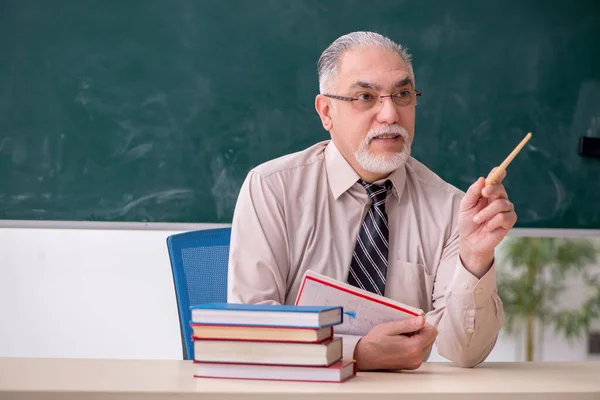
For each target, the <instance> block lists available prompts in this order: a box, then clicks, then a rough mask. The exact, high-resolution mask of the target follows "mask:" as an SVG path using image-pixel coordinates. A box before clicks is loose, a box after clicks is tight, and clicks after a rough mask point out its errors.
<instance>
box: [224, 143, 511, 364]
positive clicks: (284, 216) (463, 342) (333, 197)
mask: <svg viewBox="0 0 600 400" xmlns="http://www.w3.org/2000/svg"><path fill="white" fill-rule="evenodd" d="M359 178H360V177H359V176H358V174H357V173H356V172H355V171H354V169H353V168H352V167H351V166H350V164H348V162H347V161H346V160H345V159H344V157H343V156H342V155H341V153H340V152H339V151H338V149H337V148H336V146H335V145H334V143H333V142H332V141H329V140H328V141H324V142H320V143H317V144H315V145H314V146H312V147H310V148H308V149H306V150H304V151H301V152H298V153H294V154H290V155H286V156H283V157H280V158H277V159H275V160H271V161H269V162H266V163H264V164H262V165H259V166H258V167H256V168H254V169H253V170H252V171H250V172H249V174H248V176H247V178H246V180H245V181H244V183H243V185H242V188H241V191H240V194H239V198H238V201H237V205H236V208H235V211H234V216H233V222H232V233H231V248H230V255H229V272H228V301H229V302H232V303H280V304H293V303H294V302H295V300H296V295H297V293H298V290H299V287H300V284H301V280H302V276H303V274H304V272H306V270H308V269H312V270H314V271H316V272H319V273H321V274H324V275H327V276H330V277H332V278H335V279H338V280H341V281H346V280H347V277H348V271H349V268H350V263H351V258H352V252H353V249H354V245H355V243H356V237H357V235H358V231H359V228H360V225H361V223H362V220H363V218H364V216H365V214H366V213H367V212H368V209H369V206H370V200H369V198H368V196H367V193H366V191H365V189H364V188H363V186H362V185H361V184H360V183H358V179H359ZM388 179H390V180H391V181H392V183H393V188H392V190H391V192H390V193H389V194H388V196H387V199H386V203H385V205H386V212H387V215H388V221H389V261H388V270H387V278H386V280H387V282H386V287H385V296H386V297H389V298H391V299H394V300H397V301H400V302H402V303H405V304H408V305H411V306H414V307H418V308H421V309H423V310H424V311H425V312H426V313H427V316H426V321H427V322H428V323H430V324H432V325H434V326H436V327H437V329H438V332H439V334H438V337H437V340H436V345H437V348H438V353H439V354H440V355H441V356H442V357H445V358H447V359H448V360H450V361H453V362H454V363H456V364H458V365H460V366H465V367H470V366H474V365H476V364H479V363H480V362H482V361H483V360H485V358H486V357H487V356H488V354H489V353H490V351H491V350H492V348H493V347H494V344H495V343H496V339H497V337H498V332H499V331H500V328H501V326H502V323H503V320H504V312H503V308H502V302H501V300H500V298H499V297H498V294H497V286H496V274H495V267H494V266H493V265H492V268H491V269H490V270H489V271H488V272H487V274H486V275H484V276H483V277H482V278H481V279H477V278H476V277H475V276H474V275H472V274H471V273H470V272H468V271H467V270H466V269H465V268H464V266H463V265H462V263H461V261H460V257H458V249H459V237H458V227H457V222H458V221H457V215H458V210H459V204H460V201H461V198H462V196H463V195H464V193H463V192H461V191H460V190H458V189H457V188H455V187H454V186H452V185H450V184H448V183H446V182H444V181H443V180H442V179H441V178H439V177H438V176H437V175H436V174H434V173H433V172H432V171H430V170H429V169H428V168H426V167H425V166H424V165H423V164H421V163H419V162H418V161H416V160H415V159H414V158H412V157H410V158H409V159H408V161H407V162H406V164H405V165H404V166H403V167H401V168H399V169H397V170H395V171H394V172H392V173H391V174H390V175H389V177H388ZM377 183H379V184H381V183H383V181H378V182H377ZM359 339H360V338H359V337H353V336H347V335H344V338H343V343H344V357H348V358H351V357H352V356H353V354H354V347H355V346H356V343H357V342H358V340H359Z"/></svg>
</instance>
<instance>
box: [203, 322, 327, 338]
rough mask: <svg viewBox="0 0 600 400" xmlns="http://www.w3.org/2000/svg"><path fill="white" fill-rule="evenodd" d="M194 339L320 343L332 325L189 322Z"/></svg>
mask: <svg viewBox="0 0 600 400" xmlns="http://www.w3.org/2000/svg"><path fill="white" fill-rule="evenodd" d="M191 327H192V335H193V338H194V339H219V340H256V341H263V340H264V341H271V342H308V343H321V342H324V341H326V340H329V339H331V338H332V337H333V327H331V326H328V327H325V328H320V329H318V328H288V327H274V326H253V325H204V324H191Z"/></svg>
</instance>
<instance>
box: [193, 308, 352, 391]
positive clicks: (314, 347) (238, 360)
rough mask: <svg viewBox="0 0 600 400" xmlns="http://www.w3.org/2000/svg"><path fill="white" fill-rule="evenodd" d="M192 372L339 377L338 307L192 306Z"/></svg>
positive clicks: (344, 368) (348, 364) (342, 370)
mask: <svg viewBox="0 0 600 400" xmlns="http://www.w3.org/2000/svg"><path fill="white" fill-rule="evenodd" d="M190 308H191V314H192V318H191V322H190V324H191V327H192V331H193V336H192V338H193V341H194V365H195V372H194V376H196V377H206V378H236V379H266V380H295V381H320V382H343V381H346V380H348V379H350V378H352V377H353V376H355V375H356V365H355V362H354V360H344V359H342V338H341V337H335V336H334V334H333V327H334V326H336V325H339V324H341V323H343V318H344V313H343V309H342V307H335V306H324V307H315V306H295V305H254V304H231V303H216V304H215V303H212V304H202V305H198V306H192V307H190Z"/></svg>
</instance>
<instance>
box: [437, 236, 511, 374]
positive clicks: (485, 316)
mask: <svg viewBox="0 0 600 400" xmlns="http://www.w3.org/2000/svg"><path fill="white" fill-rule="evenodd" d="M458 242H459V240H458V234H455V235H454V237H453V239H452V240H451V241H450V243H449V244H448V245H447V246H446V247H445V249H444V253H443V256H442V259H441V262H440V264H439V267H438V272H437V275H436V280H435V284H434V285H435V286H434V290H433V299H432V304H433V310H432V311H431V312H430V313H428V315H427V320H428V322H429V323H431V324H433V325H435V326H436V327H437V329H438V332H439V333H438V338H437V340H436V345H437V348H438V352H439V354H440V355H441V356H442V357H445V358H447V359H448V360H450V361H452V362H453V363H455V364H457V365H459V366H461V367H474V366H476V365H477V364H479V363H481V362H483V361H484V360H485V359H486V358H487V356H488V355H489V354H490V352H491V351H492V349H493V348H494V345H495V343H496V341H497V339H498V334H499V332H500V329H501V328H502V324H503V322H504V310H503V306H502V301H501V300H500V297H499V296H498V288H497V284H496V267H495V263H494V264H492V266H491V268H490V269H489V270H488V272H487V273H486V274H485V275H484V276H483V277H481V279H478V278H477V277H476V276H474V275H473V274H471V273H470V272H469V271H468V270H467V269H466V268H465V267H464V265H463V264H462V262H461V260H460V257H459V254H458V247H459V243H458Z"/></svg>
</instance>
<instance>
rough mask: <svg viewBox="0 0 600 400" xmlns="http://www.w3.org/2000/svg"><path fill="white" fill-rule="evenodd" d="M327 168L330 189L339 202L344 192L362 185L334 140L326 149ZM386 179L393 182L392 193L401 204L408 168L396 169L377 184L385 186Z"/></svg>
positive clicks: (403, 166)
mask: <svg viewBox="0 0 600 400" xmlns="http://www.w3.org/2000/svg"><path fill="white" fill-rule="evenodd" d="M325 167H326V169H327V177H328V180H329V188H330V189H331V194H333V197H334V198H335V199H336V200H337V199H338V198H339V197H340V196H341V195H342V194H343V193H344V192H346V191H347V190H348V189H350V188H351V187H352V185H354V184H356V185H360V183H358V180H359V179H360V176H359V175H358V174H357V173H356V171H354V169H353V168H352V166H350V164H348V161H346V159H345V158H344V156H342V153H340V151H339V150H338V148H337V147H336V145H335V144H334V143H333V140H330V141H329V143H328V144H327V147H326V148H325ZM386 179H389V180H390V181H392V185H393V187H392V193H393V194H394V195H395V196H396V200H397V201H398V202H400V195H401V194H402V191H403V190H404V185H405V183H406V167H405V165H402V166H401V167H400V168H397V169H395V170H394V171H392V173H391V174H390V175H389V176H388V177H387V178H385V179H381V180H379V181H377V182H375V183H377V184H383V183H384V182H385V180H386Z"/></svg>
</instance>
